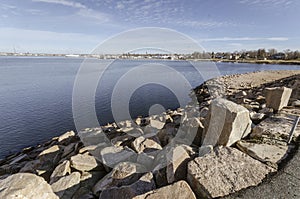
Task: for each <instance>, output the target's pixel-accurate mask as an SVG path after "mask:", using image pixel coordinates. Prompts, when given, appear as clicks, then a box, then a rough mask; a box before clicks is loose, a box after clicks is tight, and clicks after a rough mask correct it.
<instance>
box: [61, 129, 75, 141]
mask: <svg viewBox="0 0 300 199" xmlns="http://www.w3.org/2000/svg"><path fill="white" fill-rule="evenodd" d="M74 136H75V133H74V131H69V132H66V133H65V134H63V135H61V136H59V137H58V140H57V141H58V142H62V141H66V140H67V139H69V138H72V137H74Z"/></svg>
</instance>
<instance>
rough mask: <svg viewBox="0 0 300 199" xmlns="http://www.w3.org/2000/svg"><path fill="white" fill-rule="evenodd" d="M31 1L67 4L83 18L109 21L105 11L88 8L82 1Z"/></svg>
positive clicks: (99, 21)
mask: <svg viewBox="0 0 300 199" xmlns="http://www.w3.org/2000/svg"><path fill="white" fill-rule="evenodd" d="M32 1H33V2H42V3H51V4H59V5H63V6H68V7H71V8H76V9H78V11H77V12H76V14H77V15H78V16H81V17H84V18H91V19H95V20H97V21H96V22H97V23H104V22H107V21H109V16H108V15H107V14H105V13H102V12H99V11H96V10H94V9H91V8H88V7H87V6H85V5H83V4H82V3H78V2H74V1H71V0H32Z"/></svg>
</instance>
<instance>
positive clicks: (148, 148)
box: [131, 136, 162, 153]
mask: <svg viewBox="0 0 300 199" xmlns="http://www.w3.org/2000/svg"><path fill="white" fill-rule="evenodd" d="M131 147H132V148H133V149H134V150H135V151H136V152H137V153H142V152H144V153H148V152H152V151H156V150H161V149H162V147H161V146H160V144H159V140H158V138H157V137H152V138H145V137H143V136H141V137H138V138H136V139H135V140H134V141H133V142H132V143H131Z"/></svg>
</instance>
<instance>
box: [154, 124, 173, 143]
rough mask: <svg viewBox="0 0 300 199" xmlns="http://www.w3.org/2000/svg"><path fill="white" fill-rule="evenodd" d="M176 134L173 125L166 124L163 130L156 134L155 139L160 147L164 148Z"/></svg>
mask: <svg viewBox="0 0 300 199" xmlns="http://www.w3.org/2000/svg"><path fill="white" fill-rule="evenodd" d="M176 133H177V129H176V128H175V124H172V123H170V124H166V125H165V128H163V129H161V130H159V131H158V133H157V137H158V139H159V141H160V143H161V145H162V146H166V145H167V144H168V143H169V142H170V141H171V140H172V138H174V137H175V135H176Z"/></svg>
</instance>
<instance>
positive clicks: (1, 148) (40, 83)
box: [0, 57, 300, 158]
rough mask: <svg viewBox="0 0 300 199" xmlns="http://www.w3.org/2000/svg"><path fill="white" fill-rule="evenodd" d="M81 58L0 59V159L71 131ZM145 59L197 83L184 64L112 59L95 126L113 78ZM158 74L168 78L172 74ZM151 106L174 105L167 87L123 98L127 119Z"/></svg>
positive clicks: (227, 68)
mask: <svg viewBox="0 0 300 199" xmlns="http://www.w3.org/2000/svg"><path fill="white" fill-rule="evenodd" d="M82 62H83V59H79V58H76V59H72V58H41V57H40V58H29V57H0V158H2V157H4V156H5V155H8V154H10V153H13V152H17V151H19V150H20V149H22V148H24V147H27V146H32V145H36V144H38V143H42V142H44V141H46V140H49V139H51V138H52V137H54V136H57V135H60V134H62V133H64V132H66V131H69V130H75V126H74V121H73V115H72V91H73V85H74V81H75V77H76V74H77V72H78V69H79V68H80V65H81V63H82ZM105 62H110V61H106V60H96V59H93V60H89V65H88V67H89V69H90V72H91V73H93V71H94V70H95V71H96V69H97V67H100V66H101V65H103V63H105ZM149 62H155V63H160V64H164V65H168V66H170V67H172V68H173V69H175V70H176V71H178V72H180V73H181V74H182V75H183V76H184V77H185V79H187V80H188V82H189V83H190V84H191V86H192V87H196V86H197V85H199V84H201V83H202V82H203V79H202V78H201V77H200V76H199V75H198V73H197V72H196V70H195V69H194V67H193V66H192V65H191V64H190V63H189V62H185V61H130V60H117V61H115V62H114V63H113V64H112V65H111V66H110V67H109V68H108V69H107V70H106V71H105V72H104V75H103V77H104V78H103V79H101V81H100V82H99V85H98V88H97V92H96V97H95V102H96V111H97V116H98V118H99V122H100V123H101V124H106V123H107V122H111V121H113V117H112V113H111V109H110V107H111V104H110V98H111V95H112V90H113V88H114V85H115V84H116V82H117V81H118V80H119V78H120V77H122V75H124V74H126V73H127V72H128V71H129V70H131V69H132V68H134V67H136V66H139V65H142V64H146V63H149ZM203 64H205V63H203ZM217 67H218V69H219V71H220V73H221V74H223V75H224V74H237V73H246V72H251V71H259V70H300V66H292V65H259V64H237V63H234V64H233V63H217ZM156 71H157V69H156ZM143 75H147V74H141V76H143ZM148 75H149V74H148ZM151 75H153V74H151ZM164 75H165V78H167V79H170V80H171V79H172V73H166V74H164ZM173 81H175V82H176V80H173ZM177 83H180V82H177ZM83 103H84V102H83ZM153 104H161V105H163V106H164V108H166V109H168V108H171V109H174V108H177V107H178V106H179V102H178V100H177V99H176V97H175V95H174V94H173V93H172V92H171V91H170V90H169V89H168V88H166V87H164V86H159V85H157V84H148V85H145V86H142V87H141V88H139V89H138V90H136V92H134V93H133V95H132V97H131V99H130V102H129V107H130V114H131V116H132V117H136V116H138V115H147V114H148V110H149V108H150V107H151V106H152V105H153Z"/></svg>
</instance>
